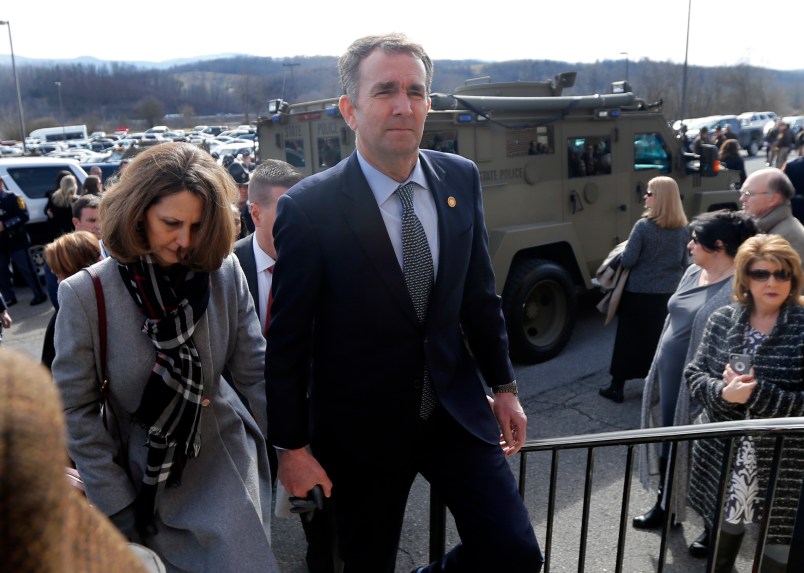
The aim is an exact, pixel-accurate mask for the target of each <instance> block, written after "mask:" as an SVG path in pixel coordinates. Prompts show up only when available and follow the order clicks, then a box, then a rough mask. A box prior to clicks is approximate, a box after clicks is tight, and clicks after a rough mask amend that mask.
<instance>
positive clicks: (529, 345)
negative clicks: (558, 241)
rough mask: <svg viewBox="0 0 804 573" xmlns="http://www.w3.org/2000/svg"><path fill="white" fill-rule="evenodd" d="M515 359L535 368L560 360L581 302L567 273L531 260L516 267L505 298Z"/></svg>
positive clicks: (503, 298)
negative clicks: (552, 360)
mask: <svg viewBox="0 0 804 573" xmlns="http://www.w3.org/2000/svg"><path fill="white" fill-rule="evenodd" d="M502 304H503V312H504V314H505V321H506V325H507V329H508V340H509V345H510V352H511V358H512V359H513V360H515V361H517V362H523V363H527V364H534V363H537V362H544V361H545V360H549V359H550V358H553V357H554V356H556V355H557V354H558V353H559V352H561V350H562V349H563V348H564V346H566V344H567V342H568V341H569V338H570V336H571V335H572V330H573V328H574V327H575V316H576V314H577V309H578V298H577V295H576V292H575V285H574V284H573V282H572V278H571V277H570V275H569V273H568V272H567V270H566V269H565V268H564V267H562V266H561V265H558V264H556V263H553V262H551V261H546V260H541V259H531V260H526V261H521V262H519V263H517V264H516V266H514V267H512V269H511V272H510V274H509V276H508V280H507V281H506V284H505V289H504V290H503V295H502Z"/></svg>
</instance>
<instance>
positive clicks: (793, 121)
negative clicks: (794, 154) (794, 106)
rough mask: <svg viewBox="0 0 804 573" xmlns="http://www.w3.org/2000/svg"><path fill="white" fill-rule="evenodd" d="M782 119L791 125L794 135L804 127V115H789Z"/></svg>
mask: <svg viewBox="0 0 804 573" xmlns="http://www.w3.org/2000/svg"><path fill="white" fill-rule="evenodd" d="M782 121H783V122H785V123H786V124H787V125H789V126H790V132H791V133H792V134H793V137H795V136H797V135H798V132H799V131H801V130H802V128H804V115H788V116H785V117H783V118H782Z"/></svg>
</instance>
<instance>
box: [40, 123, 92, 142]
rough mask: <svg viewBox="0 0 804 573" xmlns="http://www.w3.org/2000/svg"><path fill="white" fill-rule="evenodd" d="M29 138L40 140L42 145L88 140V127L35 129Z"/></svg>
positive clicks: (72, 126)
mask: <svg viewBox="0 0 804 573" xmlns="http://www.w3.org/2000/svg"><path fill="white" fill-rule="evenodd" d="M28 137H30V138H31V139H38V140H39V141H41V142H42V143H50V142H53V141H70V140H75V139H87V138H88V137H87V126H86V125H64V126H61V127H43V128H41V129H34V130H33V131H32V132H31V133H30V135H29V136H28Z"/></svg>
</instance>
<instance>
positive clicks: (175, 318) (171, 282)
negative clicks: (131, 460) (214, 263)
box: [118, 255, 209, 527]
mask: <svg viewBox="0 0 804 573" xmlns="http://www.w3.org/2000/svg"><path fill="white" fill-rule="evenodd" d="M118 269H119V270H120V275H121V276H122V277H123V283H124V284H125V285H126V288H128V292H129V294H130V295H131V298H133V299H134V301H135V302H136V303H137V306H139V307H140V309H142V311H143V313H144V314H145V322H144V324H143V326H142V332H143V333H145V334H147V335H148V337H149V338H150V339H151V343H152V344H153V346H154V349H155V350H156V362H155V364H154V367H153V370H152V371H151V376H150V378H149V379H148V382H147V384H146V386H145V390H144V391H143V393H142V401H141V402H140V405H139V408H138V409H137V411H136V412H135V413H134V418H135V419H136V420H137V421H138V422H139V423H140V424H142V426H143V427H145V428H146V429H147V430H148V456H147V467H146V468H145V475H144V476H143V478H142V488H141V490H140V492H139V494H138V495H137V500H136V502H135V508H136V512H137V516H138V521H139V523H140V525H141V526H142V527H148V526H150V525H151V524H152V522H153V516H154V511H155V502H156V494H157V490H158V489H159V488H160V486H162V485H165V486H178V485H179V483H180V480H181V474H182V471H183V470H184V465H185V463H186V462H187V459H188V458H194V457H197V456H198V453H199V451H200V450H201V436H200V435H199V433H198V421H199V418H200V416H201V400H202V395H203V393H204V385H203V373H202V370H201V359H200V358H199V356H198V351H197V350H196V347H195V343H194V342H193V332H194V331H195V325H196V323H197V322H198V321H199V320H200V319H201V317H202V316H203V315H204V313H205V312H206V310H207V304H208V303H209V273H203V272H194V271H191V270H189V269H187V268H185V267H182V266H180V265H174V266H173V267H171V268H170V269H163V268H161V267H159V266H158V265H156V264H155V263H154V260H153V258H152V257H151V256H149V255H146V256H144V257H142V258H140V260H138V261H136V262H134V263H130V264H127V265H122V264H120V265H118Z"/></svg>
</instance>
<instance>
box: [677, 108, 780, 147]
mask: <svg viewBox="0 0 804 573" xmlns="http://www.w3.org/2000/svg"><path fill="white" fill-rule="evenodd" d="M684 123H685V124H686V125H687V139H689V141H690V143H691V142H692V141H693V140H694V139H695V138H696V137H698V133H699V132H700V130H701V128H702V127H706V129H707V130H709V134H710V135H712V134H714V133H715V129H716V128H718V127H720V128H721V129H724V130H725V129H726V126H727V125H729V126H731V130H732V131H733V132H734V134H735V135H736V136H737V141H738V142H739V143H740V147H742V148H743V149H745V150H746V152H748V155H749V156H751V157H753V156H754V155H756V154H757V153H758V152H759V150H760V149H762V145H763V144H764V134H763V132H762V129H761V128H759V127H752V126H748V125H743V123H742V122H741V121H740V119H739V118H738V116H736V115H710V116H707V117H699V118H695V119H688V120H684Z"/></svg>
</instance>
